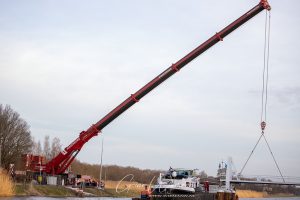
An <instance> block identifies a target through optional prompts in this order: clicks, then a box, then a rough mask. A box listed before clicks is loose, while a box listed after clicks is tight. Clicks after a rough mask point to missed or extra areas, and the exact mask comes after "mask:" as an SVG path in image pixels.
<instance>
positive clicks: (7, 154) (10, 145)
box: [0, 104, 32, 168]
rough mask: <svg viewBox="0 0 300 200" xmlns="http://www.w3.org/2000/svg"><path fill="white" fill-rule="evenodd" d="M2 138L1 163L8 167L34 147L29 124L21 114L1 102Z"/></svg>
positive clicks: (0, 125) (0, 132)
mask: <svg viewBox="0 0 300 200" xmlns="http://www.w3.org/2000/svg"><path fill="white" fill-rule="evenodd" d="M0 140H1V141H2V149H1V161H2V162H1V163H2V166H4V167H5V168H8V166H9V164H10V163H16V162H17V160H18V158H19V157H20V155H22V154H25V153H29V152H30V150H31V147H32V140H31V136H30V130H29V125H28V124H27V123H26V121H24V120H23V119H22V118H20V115H19V114H18V113H17V112H15V111H14V110H13V109H11V107H10V106H8V105H6V106H5V107H4V106H3V105H2V104H0Z"/></svg>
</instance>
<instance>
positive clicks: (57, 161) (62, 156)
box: [36, 0, 271, 174]
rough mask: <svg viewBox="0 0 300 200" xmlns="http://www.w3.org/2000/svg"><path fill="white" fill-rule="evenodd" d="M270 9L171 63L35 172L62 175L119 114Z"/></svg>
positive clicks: (265, 3) (262, 6)
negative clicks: (239, 28)
mask: <svg viewBox="0 0 300 200" xmlns="http://www.w3.org/2000/svg"><path fill="white" fill-rule="evenodd" d="M265 9H266V10H270V9H271V7H270V5H269V3H268V1H267V0H260V2H259V3H258V4H257V5H256V6H255V7H254V8H252V9H251V10H249V11H248V12H246V13H245V14H244V15H242V16H241V17H240V18H238V19H237V20H235V21H234V22H232V23H231V24H229V25H228V26H227V27H225V28H224V29H222V30H221V31H220V32H217V33H216V34H215V35H213V36H212V37H211V38H209V39H208V40H207V41H205V42H204V43H203V44H201V45H200V46H198V47H197V48H195V49H194V50H193V51H191V52H190V53H188V54H187V55H186V56H184V57H183V58H182V59H180V60H179V61H177V62H176V63H174V64H172V65H171V66H170V67H169V68H167V69H166V70H165V71H163V72H162V73H161V74H159V75H158V76H157V77H155V78H154V79H153V80H152V81H150V82H149V83H147V84H146V85H145V86H144V87H142V88H141V89H140V90H138V91H137V92H136V93H134V94H131V95H130V96H129V97H128V98H127V99H126V100H125V101H123V102H122V103H121V104H120V105H118V106H117V107H116V108H114V109H113V110H112V111H111V112H109V113H108V114H107V115H106V116H105V117H103V118H102V119H101V120H100V121H98V122H97V123H96V124H93V125H92V126H91V127H89V128H88V129H87V130H86V131H82V132H81V133H80V134H79V137H78V138H77V139H76V140H74V141H73V142H72V143H71V144H70V145H69V146H68V147H66V148H65V149H64V150H63V151H62V152H60V153H59V154H58V155H57V156H56V157H55V158H53V159H52V160H51V161H49V162H48V163H46V164H45V165H42V166H40V165H39V166H36V169H41V170H42V171H43V172H46V173H51V174H61V173H63V172H64V171H65V170H66V169H67V168H68V166H69V165H70V164H71V163H72V161H73V160H74V158H75V157H76V155H77V154H78V153H79V151H80V150H81V148H82V147H83V145H84V144H85V143H86V142H88V141H89V140H90V139H91V138H92V137H94V136H97V135H98V134H99V133H100V132H101V130H102V129H103V128H104V127H106V126H107V125H108V124H109V123H110V122H112V121H113V120H114V119H116V118H117V117H118V116H119V115H121V114H122V113H123V112H125V111H126V110H127V109H128V108H130V107H131V106H132V105H134V104H135V103H137V102H138V101H139V100H140V99H141V98H143V97H144V96H145V95H146V94H148V93H149V92H150V91H151V90H153V89H154V88H156V87H157V86H158V85H160V84H161V83H162V82H164V81H165V80H166V79H168V78H169V77H171V76H172V75H173V74H175V73H176V72H178V71H179V70H180V69H181V68H183V67H184V66H185V65H187V64H188V63H189V62H191V61H192V60H193V59H195V58H196V57H198V56H199V55H200V54H202V53H203V52H205V51H206V50H208V49H209V48H210V47H212V46H213V45H215V44H216V43H218V42H219V41H222V40H223V38H225V37H226V36H227V35H228V34H230V33H231V32H233V31H234V30H235V29H237V28H238V27H240V26H241V25H242V24H244V23H245V22H247V21H248V20H250V19H251V18H252V17H254V16H256V15H257V14H258V13H260V12H261V11H263V10H265Z"/></svg>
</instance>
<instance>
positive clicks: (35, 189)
mask: <svg viewBox="0 0 300 200" xmlns="http://www.w3.org/2000/svg"><path fill="white" fill-rule="evenodd" d="M15 193H16V195H17V196H27V195H30V196H53V197H56V196H57V197H68V196H76V192H74V191H73V190H70V189H67V188H65V187H63V186H54V185H32V184H26V185H24V184H17V185H16V186H15Z"/></svg>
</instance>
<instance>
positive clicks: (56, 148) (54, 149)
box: [51, 137, 62, 158]
mask: <svg viewBox="0 0 300 200" xmlns="http://www.w3.org/2000/svg"><path fill="white" fill-rule="evenodd" d="M61 150H62V147H61V144H60V140H59V138H57V137H55V138H53V140H52V145H51V158H54V157H55V156H57V155H58V154H59V152H61Z"/></svg>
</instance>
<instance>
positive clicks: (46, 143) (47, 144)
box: [43, 135, 51, 160]
mask: <svg viewBox="0 0 300 200" xmlns="http://www.w3.org/2000/svg"><path fill="white" fill-rule="evenodd" d="M43 154H44V156H45V157H46V160H50V159H51V149H50V138H49V136H48V135H46V136H45V139H44V150H43Z"/></svg>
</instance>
